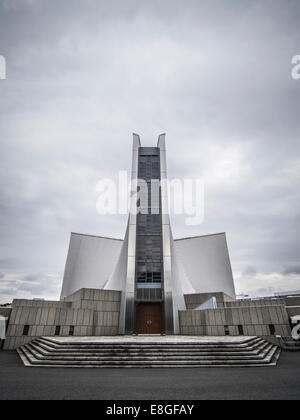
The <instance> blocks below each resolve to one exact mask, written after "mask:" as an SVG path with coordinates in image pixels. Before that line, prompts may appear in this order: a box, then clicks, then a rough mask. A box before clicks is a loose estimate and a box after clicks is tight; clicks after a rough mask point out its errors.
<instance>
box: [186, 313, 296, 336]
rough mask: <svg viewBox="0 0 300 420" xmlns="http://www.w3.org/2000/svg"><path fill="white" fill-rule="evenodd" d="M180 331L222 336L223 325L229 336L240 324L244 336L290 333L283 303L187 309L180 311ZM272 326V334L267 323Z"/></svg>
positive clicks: (235, 333) (234, 332)
mask: <svg viewBox="0 0 300 420" xmlns="http://www.w3.org/2000/svg"><path fill="white" fill-rule="evenodd" d="M179 321H180V333H181V334H183V335H208V336H221V335H223V336H224V335H225V326H227V327H228V330H229V335H232V336H237V335H239V329H238V326H239V325H242V326H243V330H244V331H243V332H244V335H249V336H256V335H257V336H261V337H264V338H269V337H274V336H275V335H283V336H288V335H290V334H291V329H290V325H289V317H288V314H287V311H286V309H285V307H284V306H283V305H272V306H264V307H262V306H248V307H246V306H244V307H236V308H220V309H206V310H201V311H198V310H186V311H180V312H179ZM270 324H272V325H274V328H275V334H274V336H272V335H271V333H270V328H269V325H270Z"/></svg>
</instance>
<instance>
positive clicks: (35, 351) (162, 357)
mask: <svg viewBox="0 0 300 420" xmlns="http://www.w3.org/2000/svg"><path fill="white" fill-rule="evenodd" d="M24 347H25V348H26V349H27V350H28V351H29V352H31V353H32V354H34V356H35V357H36V358H37V359H39V360H45V359H47V360H63V361H90V360H91V361H102V360H103V361H107V360H112V361H118V360H120V361H130V360H145V361H149V360H162V361H165V360H227V359H230V360H240V359H241V358H243V360H260V359H263V358H264V357H265V356H266V355H267V354H268V352H269V351H270V350H271V348H272V347H273V346H272V345H271V344H269V345H267V346H266V348H265V349H264V350H263V351H261V352H260V354H248V355H226V354H223V355H222V354H220V355H210V354H209V353H208V354H206V355H191V354H185V355H178V354H176V353H168V354H161V353H157V354H154V355H149V354H144V353H143V354H141V355H130V356H128V355H127V356H126V355H115V354H108V355H100V356H99V355H95V356H91V355H88V356H87V355H79V354H75V355H54V354H51V353H48V354H45V353H42V352H41V351H40V350H39V349H38V348H36V347H35V346H33V345H31V344H29V345H25V346H24Z"/></svg>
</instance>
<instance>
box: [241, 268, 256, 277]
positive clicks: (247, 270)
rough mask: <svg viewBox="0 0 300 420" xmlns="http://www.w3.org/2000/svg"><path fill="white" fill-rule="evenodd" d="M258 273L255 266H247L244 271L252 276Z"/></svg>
mask: <svg viewBox="0 0 300 420" xmlns="http://www.w3.org/2000/svg"><path fill="white" fill-rule="evenodd" d="M256 273H257V271H256V269H255V268H254V267H247V268H246V270H245V271H244V272H243V274H244V275H245V276H252V275H255V274H256Z"/></svg>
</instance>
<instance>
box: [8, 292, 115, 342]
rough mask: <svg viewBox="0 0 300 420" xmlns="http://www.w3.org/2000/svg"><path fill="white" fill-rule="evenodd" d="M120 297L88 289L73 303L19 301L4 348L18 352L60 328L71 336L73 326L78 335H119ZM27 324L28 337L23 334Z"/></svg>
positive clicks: (63, 334) (79, 293) (15, 302)
mask: <svg viewBox="0 0 300 420" xmlns="http://www.w3.org/2000/svg"><path fill="white" fill-rule="evenodd" d="M98 292H103V293H98ZM80 298H83V299H82V300H80ZM120 298H121V296H120V292H115V291H106V290H105V291H98V290H92V289H84V290H80V291H78V292H76V293H75V294H74V295H72V297H71V299H70V301H67V300H65V301H60V302H52V301H36V300H34V301H32V300H15V301H13V305H12V306H13V307H12V311H11V316H10V320H9V326H8V330H7V338H6V341H5V344H4V348H5V349H6V350H12V349H16V348H18V347H19V346H21V345H22V344H25V343H27V342H29V341H32V340H33V339H34V338H36V337H40V336H48V337H53V336H55V330H56V327H57V326H60V334H59V335H60V336H68V335H69V333H70V327H71V326H74V336H94V335H117V334H118V326H119V313H120ZM97 299H100V300H97ZM105 299H106V300H105ZM25 325H28V326H29V331H28V335H23V332H24V326H25Z"/></svg>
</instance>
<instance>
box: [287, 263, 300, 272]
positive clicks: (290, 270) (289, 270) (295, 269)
mask: <svg viewBox="0 0 300 420" xmlns="http://www.w3.org/2000/svg"><path fill="white" fill-rule="evenodd" d="M283 274H300V265H298V266H293V267H288V268H286V269H285V270H284V271H283Z"/></svg>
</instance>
